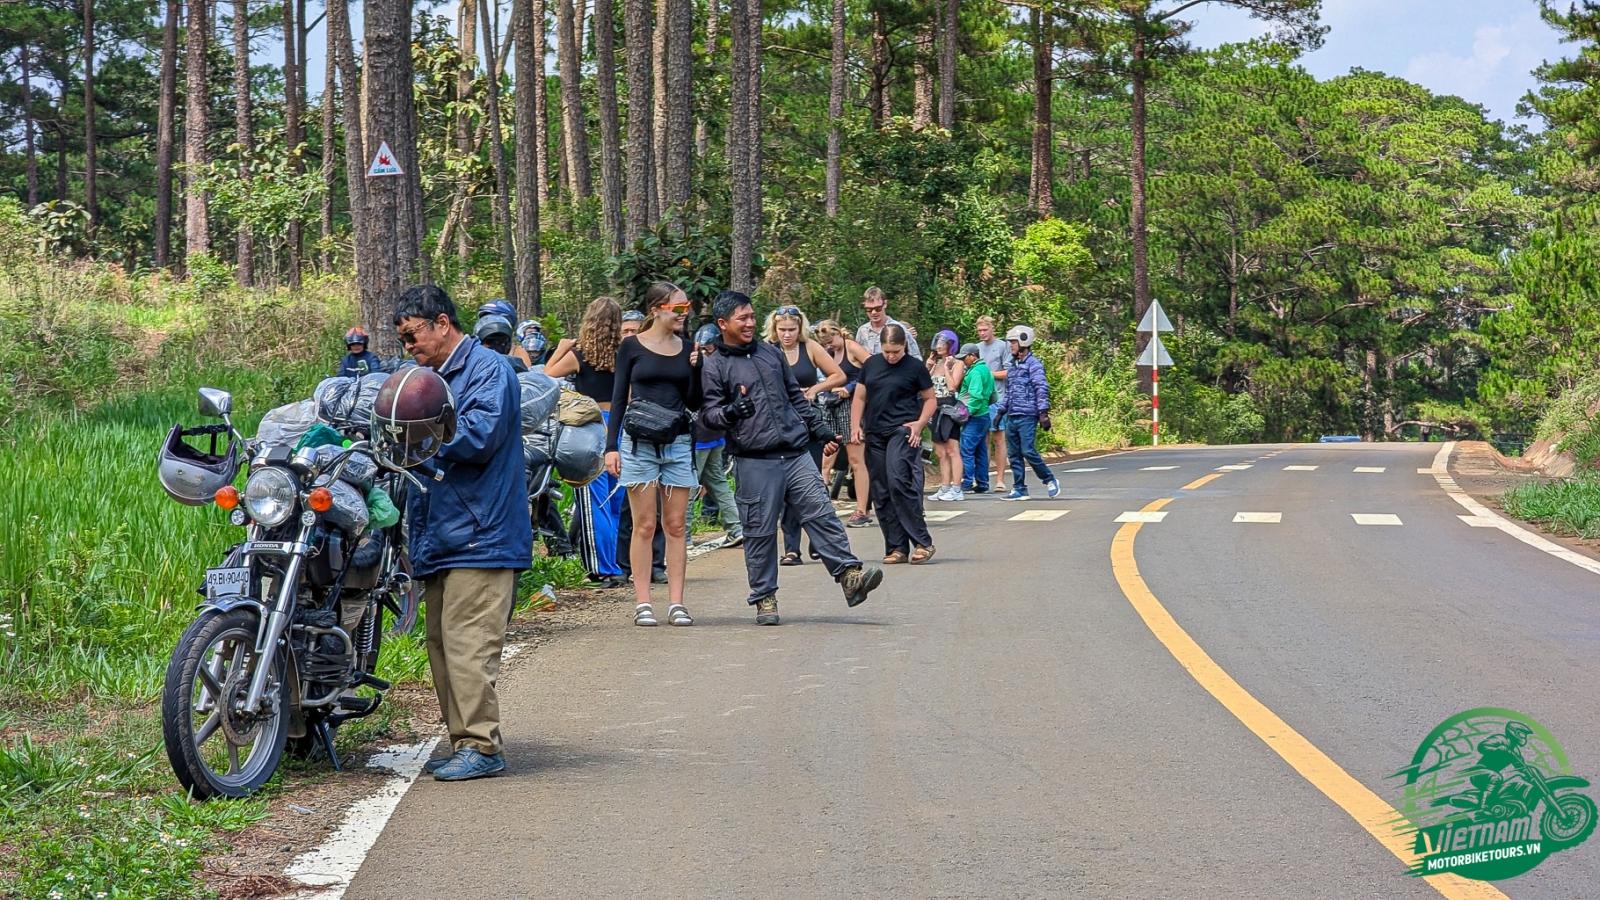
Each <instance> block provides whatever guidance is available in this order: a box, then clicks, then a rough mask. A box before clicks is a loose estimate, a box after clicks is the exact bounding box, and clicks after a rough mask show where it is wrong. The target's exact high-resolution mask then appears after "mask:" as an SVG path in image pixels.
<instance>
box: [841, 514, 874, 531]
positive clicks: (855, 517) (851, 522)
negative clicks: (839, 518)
mask: <svg viewBox="0 0 1600 900" xmlns="http://www.w3.org/2000/svg"><path fill="white" fill-rule="evenodd" d="M844 524H845V527H846V528H866V527H867V526H869V525H871V524H872V517H871V516H869V515H867V514H866V513H851V515H850V518H849V519H848V520H846V521H845V523H844Z"/></svg>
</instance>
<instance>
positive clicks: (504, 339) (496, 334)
mask: <svg viewBox="0 0 1600 900" xmlns="http://www.w3.org/2000/svg"><path fill="white" fill-rule="evenodd" d="M472 331H473V333H474V334H476V335H477V336H478V340H480V341H483V345H484V346H485V347H488V348H489V349H490V350H493V351H495V352H496V353H510V352H511V342H512V341H514V340H515V339H516V338H515V336H514V332H513V331H512V330H511V320H510V319H507V318H506V317H504V316H482V317H480V318H479V319H478V324H477V326H476V327H474V328H473V329H472Z"/></svg>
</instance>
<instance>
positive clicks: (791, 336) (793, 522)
mask: <svg viewBox="0 0 1600 900" xmlns="http://www.w3.org/2000/svg"><path fill="white" fill-rule="evenodd" d="M810 332H811V323H810V322H808V321H806V315H805V313H803V312H801V311H800V309H799V308H798V307H794V306H780V307H778V308H777V309H775V310H773V311H772V313H771V314H770V315H768V316H767V323H766V329H765V334H764V336H765V338H766V339H767V341H768V342H769V343H773V344H777V345H778V351H779V352H780V353H782V354H783V359H784V362H786V363H788V364H789V371H791V372H793V373H794V380H795V381H796V382H797V383H799V385H800V390H801V391H803V392H804V393H805V395H806V399H807V400H809V401H811V402H812V403H815V402H816V401H817V397H818V396H820V395H822V394H825V393H827V392H829V391H831V390H833V389H834V388H838V387H843V386H844V383H845V377H844V372H843V371H842V370H840V368H839V364H838V363H836V362H834V361H833V357H832V356H829V355H828V352H827V351H826V350H824V349H823V348H822V345H821V344H818V343H817V342H816V341H808V340H806V335H808V334H809V333H810ZM819 370H820V371H821V375H822V377H821V378H820V379H819V378H818V371H819ZM824 421H827V419H826V417H824ZM822 446H823V445H822V444H821V443H819V442H817V441H812V442H811V444H810V445H809V447H808V448H807V449H809V450H810V451H811V460H812V462H815V463H816V464H817V474H818V476H819V477H820V476H821V474H822ZM783 549H784V554H783V558H782V559H781V560H779V561H778V565H781V566H798V565H800V563H801V562H803V560H802V559H801V556H800V519H799V517H798V516H795V515H791V514H790V513H789V512H788V511H787V510H786V511H785V512H784V516H783ZM812 555H813V556H815V555H816V551H814V550H813V551H812Z"/></svg>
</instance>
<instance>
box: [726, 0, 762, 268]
mask: <svg viewBox="0 0 1600 900" xmlns="http://www.w3.org/2000/svg"><path fill="white" fill-rule="evenodd" d="M728 15H729V21H730V24H731V26H732V27H731V29H730V31H731V34H732V37H733V55H732V60H731V65H730V66H729V71H730V72H731V73H732V76H733V77H732V79H731V81H732V86H731V92H730V96H729V104H728V176H729V177H728V180H729V186H730V188H731V189H732V204H731V205H732V207H733V224H732V232H733V248H732V250H733V252H732V261H731V265H730V268H731V272H730V273H729V277H728V281H729V286H730V287H731V288H732V289H733V290H736V291H740V292H743V293H746V294H749V293H751V292H753V291H754V289H755V282H754V279H753V277H752V274H753V273H752V267H753V263H754V256H755V248H756V239H757V237H758V235H759V234H760V232H761V206H760V199H761V152H760V143H761V131H760V125H761V105H760V103H761V101H760V90H761V73H760V64H761V2H760V0H732V2H730V3H729V4H728Z"/></svg>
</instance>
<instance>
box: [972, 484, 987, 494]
mask: <svg viewBox="0 0 1600 900" xmlns="http://www.w3.org/2000/svg"><path fill="white" fill-rule="evenodd" d="M972 492H973V493H974V494H987V493H989V486H988V485H987V484H982V485H973V488H972Z"/></svg>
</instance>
